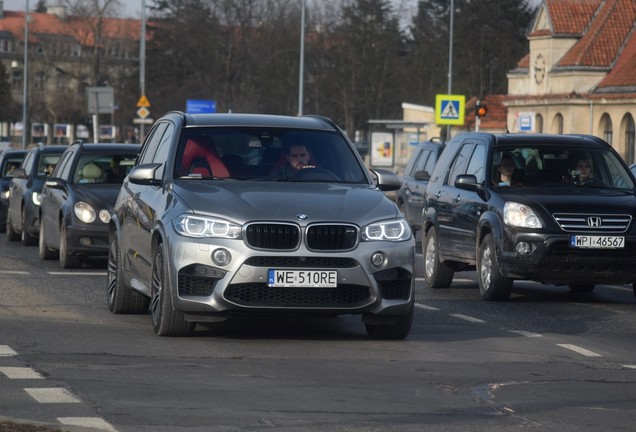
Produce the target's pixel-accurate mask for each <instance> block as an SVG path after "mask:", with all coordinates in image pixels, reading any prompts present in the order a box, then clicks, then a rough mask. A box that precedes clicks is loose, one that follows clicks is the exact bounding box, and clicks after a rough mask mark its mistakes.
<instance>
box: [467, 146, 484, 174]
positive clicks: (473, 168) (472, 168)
mask: <svg viewBox="0 0 636 432" xmlns="http://www.w3.org/2000/svg"><path fill="white" fill-rule="evenodd" d="M485 166H486V149H485V147H484V146H483V145H481V144H480V145H477V146H476V147H475V151H474V152H473V155H472V156H471V157H470V162H469V164H468V169H466V174H472V175H474V176H475V177H477V183H482V182H483V181H484V178H485V174H484V167H485Z"/></svg>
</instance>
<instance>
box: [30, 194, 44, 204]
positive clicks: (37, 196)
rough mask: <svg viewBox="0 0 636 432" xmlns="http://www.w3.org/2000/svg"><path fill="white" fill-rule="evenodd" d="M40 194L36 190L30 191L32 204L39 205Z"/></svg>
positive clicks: (40, 200)
mask: <svg viewBox="0 0 636 432" xmlns="http://www.w3.org/2000/svg"><path fill="white" fill-rule="evenodd" d="M41 198H42V195H41V194H40V193H38V192H32V193H31V201H33V204H35V205H38V206H39V205H40V203H41V202H42V199H41Z"/></svg>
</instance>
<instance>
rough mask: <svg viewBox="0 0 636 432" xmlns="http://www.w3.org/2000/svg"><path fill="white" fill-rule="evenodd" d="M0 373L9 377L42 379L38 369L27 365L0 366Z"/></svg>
mask: <svg viewBox="0 0 636 432" xmlns="http://www.w3.org/2000/svg"><path fill="white" fill-rule="evenodd" d="M0 373H3V374H4V375H6V377H7V378H9V379H44V377H43V376H42V375H41V374H40V373H39V372H38V371H36V370H34V369H31V368H28V367H0Z"/></svg>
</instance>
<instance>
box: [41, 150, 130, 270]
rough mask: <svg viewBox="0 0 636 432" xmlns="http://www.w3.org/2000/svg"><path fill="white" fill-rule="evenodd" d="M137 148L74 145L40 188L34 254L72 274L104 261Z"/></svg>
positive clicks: (63, 155) (64, 154)
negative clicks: (115, 209) (84, 265)
mask: <svg viewBox="0 0 636 432" xmlns="http://www.w3.org/2000/svg"><path fill="white" fill-rule="evenodd" d="M140 148H141V146H140V145H139V144H118V143H109V144H104V143H97V144H85V143H83V142H78V143H74V144H73V145H71V146H70V147H69V148H68V149H66V151H65V152H64V153H63V154H62V157H61V158H60V162H59V164H58V165H57V167H56V168H55V171H54V172H53V174H52V175H51V177H49V178H48V179H47V180H46V182H45V184H44V187H43V188H42V199H41V204H40V215H39V220H40V236H39V254H40V258H41V259H43V260H47V259H56V258H58V257H59V261H60V265H61V266H62V267H63V268H75V267H79V266H80V265H81V264H82V260H83V259H84V258H86V257H93V258H95V257H97V258H99V257H103V258H106V257H107V256H108V249H109V246H110V243H109V239H108V222H109V221H110V212H111V211H112V209H113V206H114V205H115V200H116V199H117V195H118V194H119V189H120V188H121V185H122V182H123V181H124V178H125V177H126V175H128V171H130V169H131V168H132V166H133V165H134V163H135V159H136V158H137V155H138V154H139V149H140Z"/></svg>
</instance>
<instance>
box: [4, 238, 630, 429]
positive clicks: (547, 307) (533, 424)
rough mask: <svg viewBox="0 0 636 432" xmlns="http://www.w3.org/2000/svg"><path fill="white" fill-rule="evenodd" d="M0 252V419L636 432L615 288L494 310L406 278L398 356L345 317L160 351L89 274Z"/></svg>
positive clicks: (240, 329)
mask: <svg viewBox="0 0 636 432" xmlns="http://www.w3.org/2000/svg"><path fill="white" fill-rule="evenodd" d="M0 241H1V242H2V244H1V246H0V292H1V293H2V296H0V389H1V390H0V419H1V418H2V417H4V418H8V419H14V420H21V421H26V423H28V424H38V425H51V426H56V427H58V428H60V429H62V430H69V431H70V430H73V431H79V430H82V431H83V430H102V431H104V430H106V431H119V432H132V431H153V432H162V431H222V432H226V431H256V430H276V431H301V432H302V431H347V432H349V431H418V432H419V431H423V430H426V431H456V430H460V429H461V430H462V431H484V432H485V431H488V432H492V431H495V432H496V431H506V432H508V431H511V430H524V429H526V428H528V429H531V430H541V431H559V432H569V431H572V432H574V431H576V432H585V431H607V430H612V431H621V430H625V431H628V430H629V431H631V430H633V429H634V426H633V421H634V419H635V418H636V404H635V403H634V401H636V385H634V383H635V381H636V349H635V348H634V342H633V341H634V336H635V333H636V315H635V314H634V308H635V307H636V298H634V295H633V292H632V289H631V287H630V286H601V287H597V289H596V290H595V291H594V292H593V293H590V294H574V293H570V292H569V290H568V289H567V288H564V287H552V286H542V285H539V284H534V283H516V285H515V290H514V293H513V296H512V297H511V299H510V301H507V302H503V303H495V302H485V301H482V300H481V299H480V297H479V291H478V289H477V284H476V282H475V281H474V273H459V274H458V275H457V278H456V280H455V282H454V284H453V286H452V287H451V288H449V289H440V290H431V289H428V288H427V287H425V284H424V282H423V279H422V274H421V268H420V269H418V277H419V278H418V281H417V299H416V302H417V310H416V316H415V323H414V327H413V330H412V333H411V335H410V336H409V337H408V338H407V339H406V340H404V341H375V340H370V339H369V338H367V336H366V333H365V331H364V326H363V325H362V323H361V322H360V320H359V318H358V317H355V316H345V317H341V318H336V319H317V318H307V319H277V320H274V319H267V320H266V319H244V320H237V321H233V322H228V323H224V324H221V325H217V326H214V327H208V328H205V327H200V328H198V330H197V332H196V334H195V336H193V337H189V338H161V337H157V336H155V335H154V334H153V332H152V329H151V325H150V317H149V316H148V315H123V316H122V315H119V316H116V315H112V314H111V313H110V312H108V309H107V307H106V300H105V278H106V276H105V275H106V273H105V267H104V266H103V265H97V266H95V267H90V266H86V267H85V268H82V269H79V270H74V271H64V270H61V269H60V268H59V266H58V264H57V262H49V261H46V262H43V261H40V260H39V259H38V255H37V248H34V247H24V246H22V245H20V244H19V243H6V242H5V240H4V238H2V239H1V240H0ZM419 259H420V261H421V256H420V257H419ZM420 261H418V264H421V262H420ZM97 264H101V263H97ZM0 430H13V429H3V427H2V423H0ZM15 430H18V429H15Z"/></svg>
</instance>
